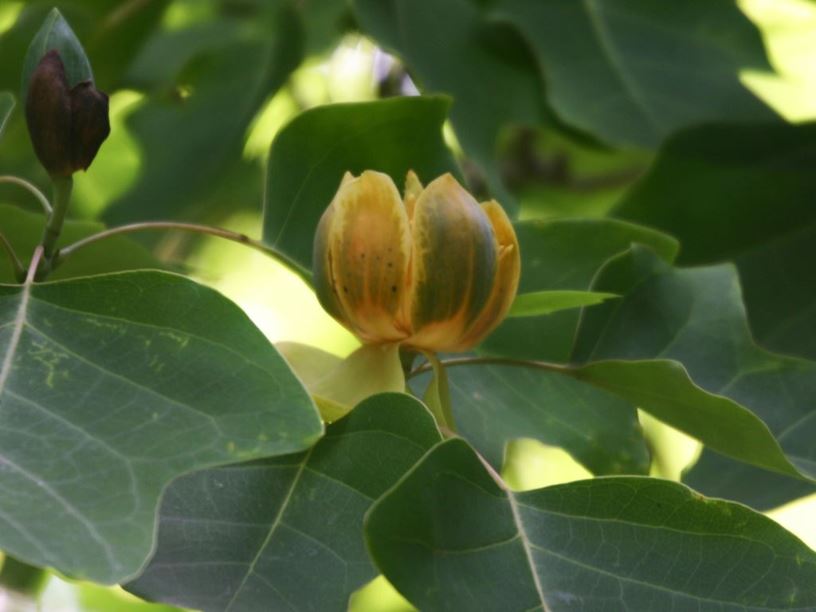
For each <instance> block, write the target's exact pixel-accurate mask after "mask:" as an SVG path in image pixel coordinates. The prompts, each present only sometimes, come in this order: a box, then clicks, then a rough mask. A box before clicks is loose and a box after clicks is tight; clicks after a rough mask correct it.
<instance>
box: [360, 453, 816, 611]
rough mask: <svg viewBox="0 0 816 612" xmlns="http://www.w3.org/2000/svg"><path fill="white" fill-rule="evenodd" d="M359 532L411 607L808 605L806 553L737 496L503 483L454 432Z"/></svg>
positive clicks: (615, 484) (812, 591)
mask: <svg viewBox="0 0 816 612" xmlns="http://www.w3.org/2000/svg"><path fill="white" fill-rule="evenodd" d="M366 538H367V541H368V545H369V549H370V550H371V553H372V555H373V557H374V559H375V561H376V563H377V566H378V567H379V568H380V569H381V570H382V571H383V573H384V574H385V576H386V577H387V578H388V579H389V581H391V583H392V584H394V586H396V587H397V589H398V590H399V591H400V592H401V593H402V594H403V595H405V596H406V597H407V598H408V599H409V600H411V602H412V603H413V604H414V605H416V606H418V607H419V608H420V609H429V610H461V609H474V610H475V609H478V610H501V611H502V612H504V611H511V610H519V611H521V610H539V609H545V610H551V611H554V612H557V611H560V610H575V609H588V610H589V609H591V610H595V609H602V608H611V609H619V608H620V609H630V610H658V609H662V608H666V609H672V608H674V609H688V608H693V609H697V610H722V609H725V608H730V607H733V608H735V609H736V608H739V609H744V610H761V609H773V610H793V609H798V610H804V609H808V608H810V607H813V606H816V553H814V552H813V551H812V550H810V549H809V548H808V547H807V546H806V545H805V544H803V543H802V542H801V541H800V540H798V539H797V538H796V537H794V536H793V535H792V534H790V533H788V532H787V531H785V530H784V529H783V528H782V527H780V526H779V525H777V524H776V523H774V522H773V521H771V520H770V519H768V518H766V517H764V516H762V515H761V514H757V513H755V512H753V511H752V510H750V509H748V508H746V507H744V506H741V505H738V504H734V503H730V502H725V501H719V500H710V499H706V498H703V497H701V496H699V495H698V494H696V493H694V492H693V491H691V490H689V489H687V488H686V487H684V486H683V485H679V484H676V483H673V482H669V481H662V480H657V479H652V478H633V477H615V478H600V479H594V480H585V481H579V482H575V483H570V484H566V485H559V486H554V487H548V488H544V489H539V490H536V491H527V492H524V493H513V492H510V491H508V490H506V489H504V488H502V487H500V486H498V485H497V483H496V481H495V480H494V479H493V478H492V477H491V476H490V474H488V472H487V471H486V470H485V468H484V465H483V464H482V463H481V462H480V460H479V459H478V457H477V456H476V454H475V453H474V452H473V451H472V450H471V449H470V448H469V447H468V446H467V445H466V444H465V443H464V442H463V441H461V440H451V441H448V442H443V443H442V444H439V445H437V446H436V447H435V448H434V449H433V450H432V451H431V452H430V453H428V454H427V455H426V456H425V458H424V459H423V460H422V462H421V463H419V464H418V465H417V466H416V467H415V468H413V469H412V470H411V471H410V472H408V474H407V475H406V476H405V477H404V478H403V479H402V480H401V481H400V482H399V483H398V484H397V485H396V486H395V487H394V488H393V489H391V491H389V492H388V493H387V494H386V495H385V496H384V497H382V498H381V499H380V500H378V501H377V503H376V504H374V506H373V507H372V509H371V510H370V511H369V514H368V516H367V518H366Z"/></svg>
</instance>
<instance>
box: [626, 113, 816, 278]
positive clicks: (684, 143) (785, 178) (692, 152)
mask: <svg viewBox="0 0 816 612" xmlns="http://www.w3.org/2000/svg"><path fill="white" fill-rule="evenodd" d="M814 164H816V124H807V125H796V126H794V125H784V124H780V125H713V126H705V127H700V128H696V129H690V130H686V131H684V132H681V133H679V134H677V135H675V136H673V137H672V138H671V139H669V140H668V141H667V142H666V143H665V145H664V146H663V148H662V149H661V150H660V154H659V155H658V157H657V159H656V160H655V162H654V164H653V165H652V167H651V168H650V170H649V172H648V173H647V174H646V175H645V176H644V177H643V178H642V179H641V180H640V181H639V182H638V183H637V184H636V185H635V187H633V188H632V189H631V190H630V191H629V192H628V193H627V195H626V196H625V197H624V199H623V200H622V201H621V202H620V203H619V204H618V205H617V207H616V209H615V214H616V215H617V216H620V217H622V218H625V219H631V220H632V221H634V222H636V223H643V224H645V225H649V226H651V227H655V228H657V229H660V230H662V231H665V232H668V233H670V234H672V235H673V236H675V237H676V238H678V239H679V240H680V242H681V243H682V244H683V249H682V251H681V252H680V255H679V257H678V261H679V262H680V263H683V264H689V265H695V264H701V263H711V262H714V261H721V260H723V259H731V258H734V257H736V256H739V255H740V254H742V253H744V252H745V251H748V250H750V249H751V248H753V247H757V246H761V245H763V244H766V243H768V242H770V241H772V240H774V239H776V238H781V237H784V236H785V235H787V234H789V233H791V232H794V231H796V230H799V229H801V228H802V227H803V226H807V225H813V224H814V223H816V207H814V206H813V199H812V196H813V193H814V191H816V176H814V173H813V171H812V170H813V167H814Z"/></svg>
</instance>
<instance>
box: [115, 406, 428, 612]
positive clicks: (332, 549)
mask: <svg viewBox="0 0 816 612" xmlns="http://www.w3.org/2000/svg"><path fill="white" fill-rule="evenodd" d="M439 439H440V436H439V432H438V431H437V430H436V427H435V424H434V421H433V418H432V417H431V415H430V414H429V413H428V411H427V410H426V409H425V408H424V407H423V406H422V405H421V404H420V403H419V402H417V401H416V400H413V399H411V398H410V397H409V396H407V395H402V394H393V393H389V394H381V395H377V396H375V397H372V398H370V399H368V400H366V401H364V402H363V403H361V404H360V405H359V406H357V408H355V410H354V411H353V412H352V413H351V414H350V415H349V416H348V417H346V418H344V419H342V420H340V421H338V422H337V423H335V424H333V425H331V426H329V428H328V429H327V431H326V435H325V437H324V438H323V439H322V440H321V441H320V442H318V443H317V445H315V446H314V448H313V449H311V450H310V451H309V452H307V453H302V454H299V455H290V456H287V457H282V458H279V459H274V460H265V461H260V462H253V463H244V464H239V465H233V466H227V467H221V468H216V469H211V470H207V471H203V472H197V473H194V474H191V475H189V476H185V477H183V478H181V479H179V480H177V481H176V482H174V483H173V484H172V485H171V486H170V488H169V489H168V491H167V493H166V495H165V498H164V501H163V503H162V506H161V511H160V528H159V543H158V550H157V552H156V555H155V557H154V558H153V560H152V561H151V563H150V565H149V566H148V567H147V569H146V571H145V573H144V574H143V575H142V576H141V577H140V578H139V579H138V580H136V581H135V582H133V583H131V584H130V585H128V589H129V590H131V591H133V592H134V593H136V594H138V595H140V596H142V597H147V598H149V599H159V600H162V601H167V602H173V603H176V604H180V605H185V606H190V607H194V608H197V609H202V610H205V611H207V612H209V611H215V610H232V611H234V612H239V611H242V610H259V611H261V610H277V609H297V610H346V609H347V607H348V598H349V596H350V595H351V593H352V592H353V591H354V590H356V589H357V588H359V587H360V586H362V584H363V583H365V582H366V581H368V580H371V579H372V578H374V577H375V576H376V575H377V571H376V570H375V569H374V567H372V565H371V562H370V561H369V559H368V555H367V554H366V551H365V546H364V542H363V538H362V535H363V515H364V513H365V512H366V511H367V510H368V508H369V507H370V506H371V504H372V502H373V501H374V500H375V499H377V498H378V497H380V496H381V495H382V494H383V493H384V492H385V491H386V490H387V489H388V488H389V487H391V486H392V485H393V484H394V483H395V482H396V481H397V480H398V479H399V478H400V477H401V476H402V475H403V474H404V473H405V472H406V471H407V470H408V469H409V468H410V467H411V466H413V465H414V464H415V463H416V462H417V461H418V460H419V459H420V457H421V456H422V455H423V454H424V453H425V451H427V450H428V449H429V448H430V447H431V446H433V445H434V444H435V443H436V442H438V441H439Z"/></svg>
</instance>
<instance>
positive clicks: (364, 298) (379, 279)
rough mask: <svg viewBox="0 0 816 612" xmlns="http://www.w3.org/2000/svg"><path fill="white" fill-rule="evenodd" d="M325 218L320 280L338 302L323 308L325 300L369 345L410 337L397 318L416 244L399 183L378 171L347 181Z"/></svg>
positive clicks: (319, 237)
mask: <svg viewBox="0 0 816 612" xmlns="http://www.w3.org/2000/svg"><path fill="white" fill-rule="evenodd" d="M324 217H327V218H328V221H327V226H328V227H327V228H323V227H318V235H317V237H316V242H315V245H316V246H315V255H316V257H315V266H316V268H315V273H316V274H315V275H316V276H317V273H322V274H323V278H324V279H325V278H326V276H328V279H329V285H330V288H331V293H332V296H333V297H332V298H330V299H329V298H326V297H324V298H322V299H321V303H323V302H324V300H325V302H327V304H324V306H325V307H326V310H328V311H329V312H330V313H332V314H334V312H333V311H332V308H333V307H334V308H336V309H337V310H339V316H338V315H336V314H335V317H336V318H337V319H338V320H340V321H341V322H342V323H344V324H345V325H346V326H348V327H349V328H351V330H352V331H353V332H354V333H355V334H356V335H357V336H358V337H360V338H361V339H362V340H363V341H364V342H374V343H376V342H391V341H395V340H401V339H403V338H405V337H406V336H407V335H408V330H407V329H406V328H405V326H404V325H402V324H401V323H400V321H399V320H398V318H399V314H400V312H402V310H404V309H403V307H402V301H403V300H404V299H405V295H406V291H407V281H406V275H407V270H408V263H409V260H410V250H411V241H410V228H409V222H408V216H407V214H406V212H405V207H404V206H403V204H402V200H401V199H400V196H399V192H398V191H397V188H396V186H395V185H394V182H393V181H392V180H391V178H390V177H389V176H388V175H386V174H382V173H379V172H373V171H366V172H363V174H362V175H360V176H359V177H358V178H353V179H351V180H344V182H343V184H342V185H341V186H340V189H339V190H338V192H337V195H336V196H335V198H334V201H333V202H332V205H331V207H330V210H329V211H327V212H326V214H325V215H324ZM322 224H323V221H322V220H321V226H322ZM323 231H325V232H326V233H325V235H323V234H322V233H321V232H323ZM318 243H322V244H326V245H327V246H326V247H319V246H317V245H318ZM323 248H326V252H325V254H324V253H323V252H322V250H321V249H323ZM318 255H319V256H320V257H319V258H318V257H317V256H318ZM318 261H320V262H321V263H317V262H318ZM323 265H325V266H326V267H327V270H328V273H327V275H326V272H324V271H323V270H322V269H321V266H323ZM320 292H321V293H325V290H323V289H321V290H320ZM319 295H320V294H319ZM332 301H333V303H332Z"/></svg>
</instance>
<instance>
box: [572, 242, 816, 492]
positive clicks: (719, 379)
mask: <svg viewBox="0 0 816 612" xmlns="http://www.w3.org/2000/svg"><path fill="white" fill-rule="evenodd" d="M595 288H596V289H598V290H601V291H612V292H616V293H626V296H625V297H624V298H623V299H621V300H616V301H615V303H612V302H609V303H607V304H602V305H600V306H596V307H595V308H593V309H592V310H590V311H587V312H586V313H585V316H584V319H583V321H582V326H581V329H580V330H579V335H578V338H577V342H576V349H575V352H574V355H573V357H574V360H575V361H577V362H579V363H582V364H586V365H583V366H581V367H579V368H570V369H568V370H567V371H569V372H570V373H571V374H573V375H575V376H577V377H578V378H580V379H582V380H586V381H589V382H591V383H592V384H595V385H598V386H600V387H601V388H604V389H606V390H609V391H612V392H613V393H616V394H618V395H620V396H622V397H624V398H626V399H628V400H629V401H631V402H633V403H634V404H636V405H638V406H640V407H641V408H643V409H644V410H647V411H649V412H652V413H653V414H654V415H655V416H657V417H658V418H660V419H662V420H664V421H666V422H668V423H670V424H672V425H674V426H676V427H678V428H680V429H682V430H684V431H686V432H687V433H689V434H690V435H692V436H694V437H697V438H698V439H700V440H702V441H703V442H705V443H706V444H708V445H709V446H711V448H713V449H715V450H719V451H720V452H722V453H724V454H727V455H729V456H731V457H733V458H736V459H739V460H741V461H745V462H747V463H751V464H753V465H757V466H761V467H764V468H767V469H771V470H775V471H779V472H783V473H787V474H792V475H796V474H797V471H798V472H799V473H801V474H805V475H807V476H809V477H811V478H813V477H816V448H814V446H813V444H812V440H813V436H814V427H816V418H814V417H815V416H816V411H815V410H814V408H816V407H814V405H813V401H812V398H813V397H814V396H816V363H813V362H809V361H805V360H800V359H795V358H788V357H781V356H778V355H774V354H772V353H769V352H767V351H765V350H763V349H761V348H759V347H758V346H756V344H755V343H754V341H753V338H752V337H751V334H750V331H749V329H748V324H747V320H746V317H745V310H744V307H743V304H742V299H741V295H740V291H739V281H738V279H737V275H736V270H735V269H734V268H733V267H732V266H730V265H718V266H710V267H700V268H690V269H681V270H676V269H672V268H670V267H668V266H667V265H666V264H665V263H663V262H662V261H660V260H659V259H658V258H657V257H655V256H654V255H652V254H650V253H649V252H648V251H646V250H645V249H636V250H635V251H634V252H633V254H632V255H631V256H628V257H622V258H619V259H618V260H617V261H616V262H614V263H612V264H610V265H609V266H607V268H606V270H605V271H604V272H603V273H602V274H601V275H600V276H599V279H598V281H597V282H596V285H595ZM752 413H753V414H752ZM754 415H757V416H758V417H760V418H761V419H762V421H760V420H759V419H758V418H756V416H754ZM771 432H773V433H774V434H775V435H776V436H777V438H776V439H775V438H774V437H773V436H772V435H771ZM777 440H778V441H777ZM780 445H781V449H780ZM782 449H784V451H785V454H784V455H783V453H782V452H781V450H782ZM791 464H792V465H791ZM794 466H795V469H794Z"/></svg>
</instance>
